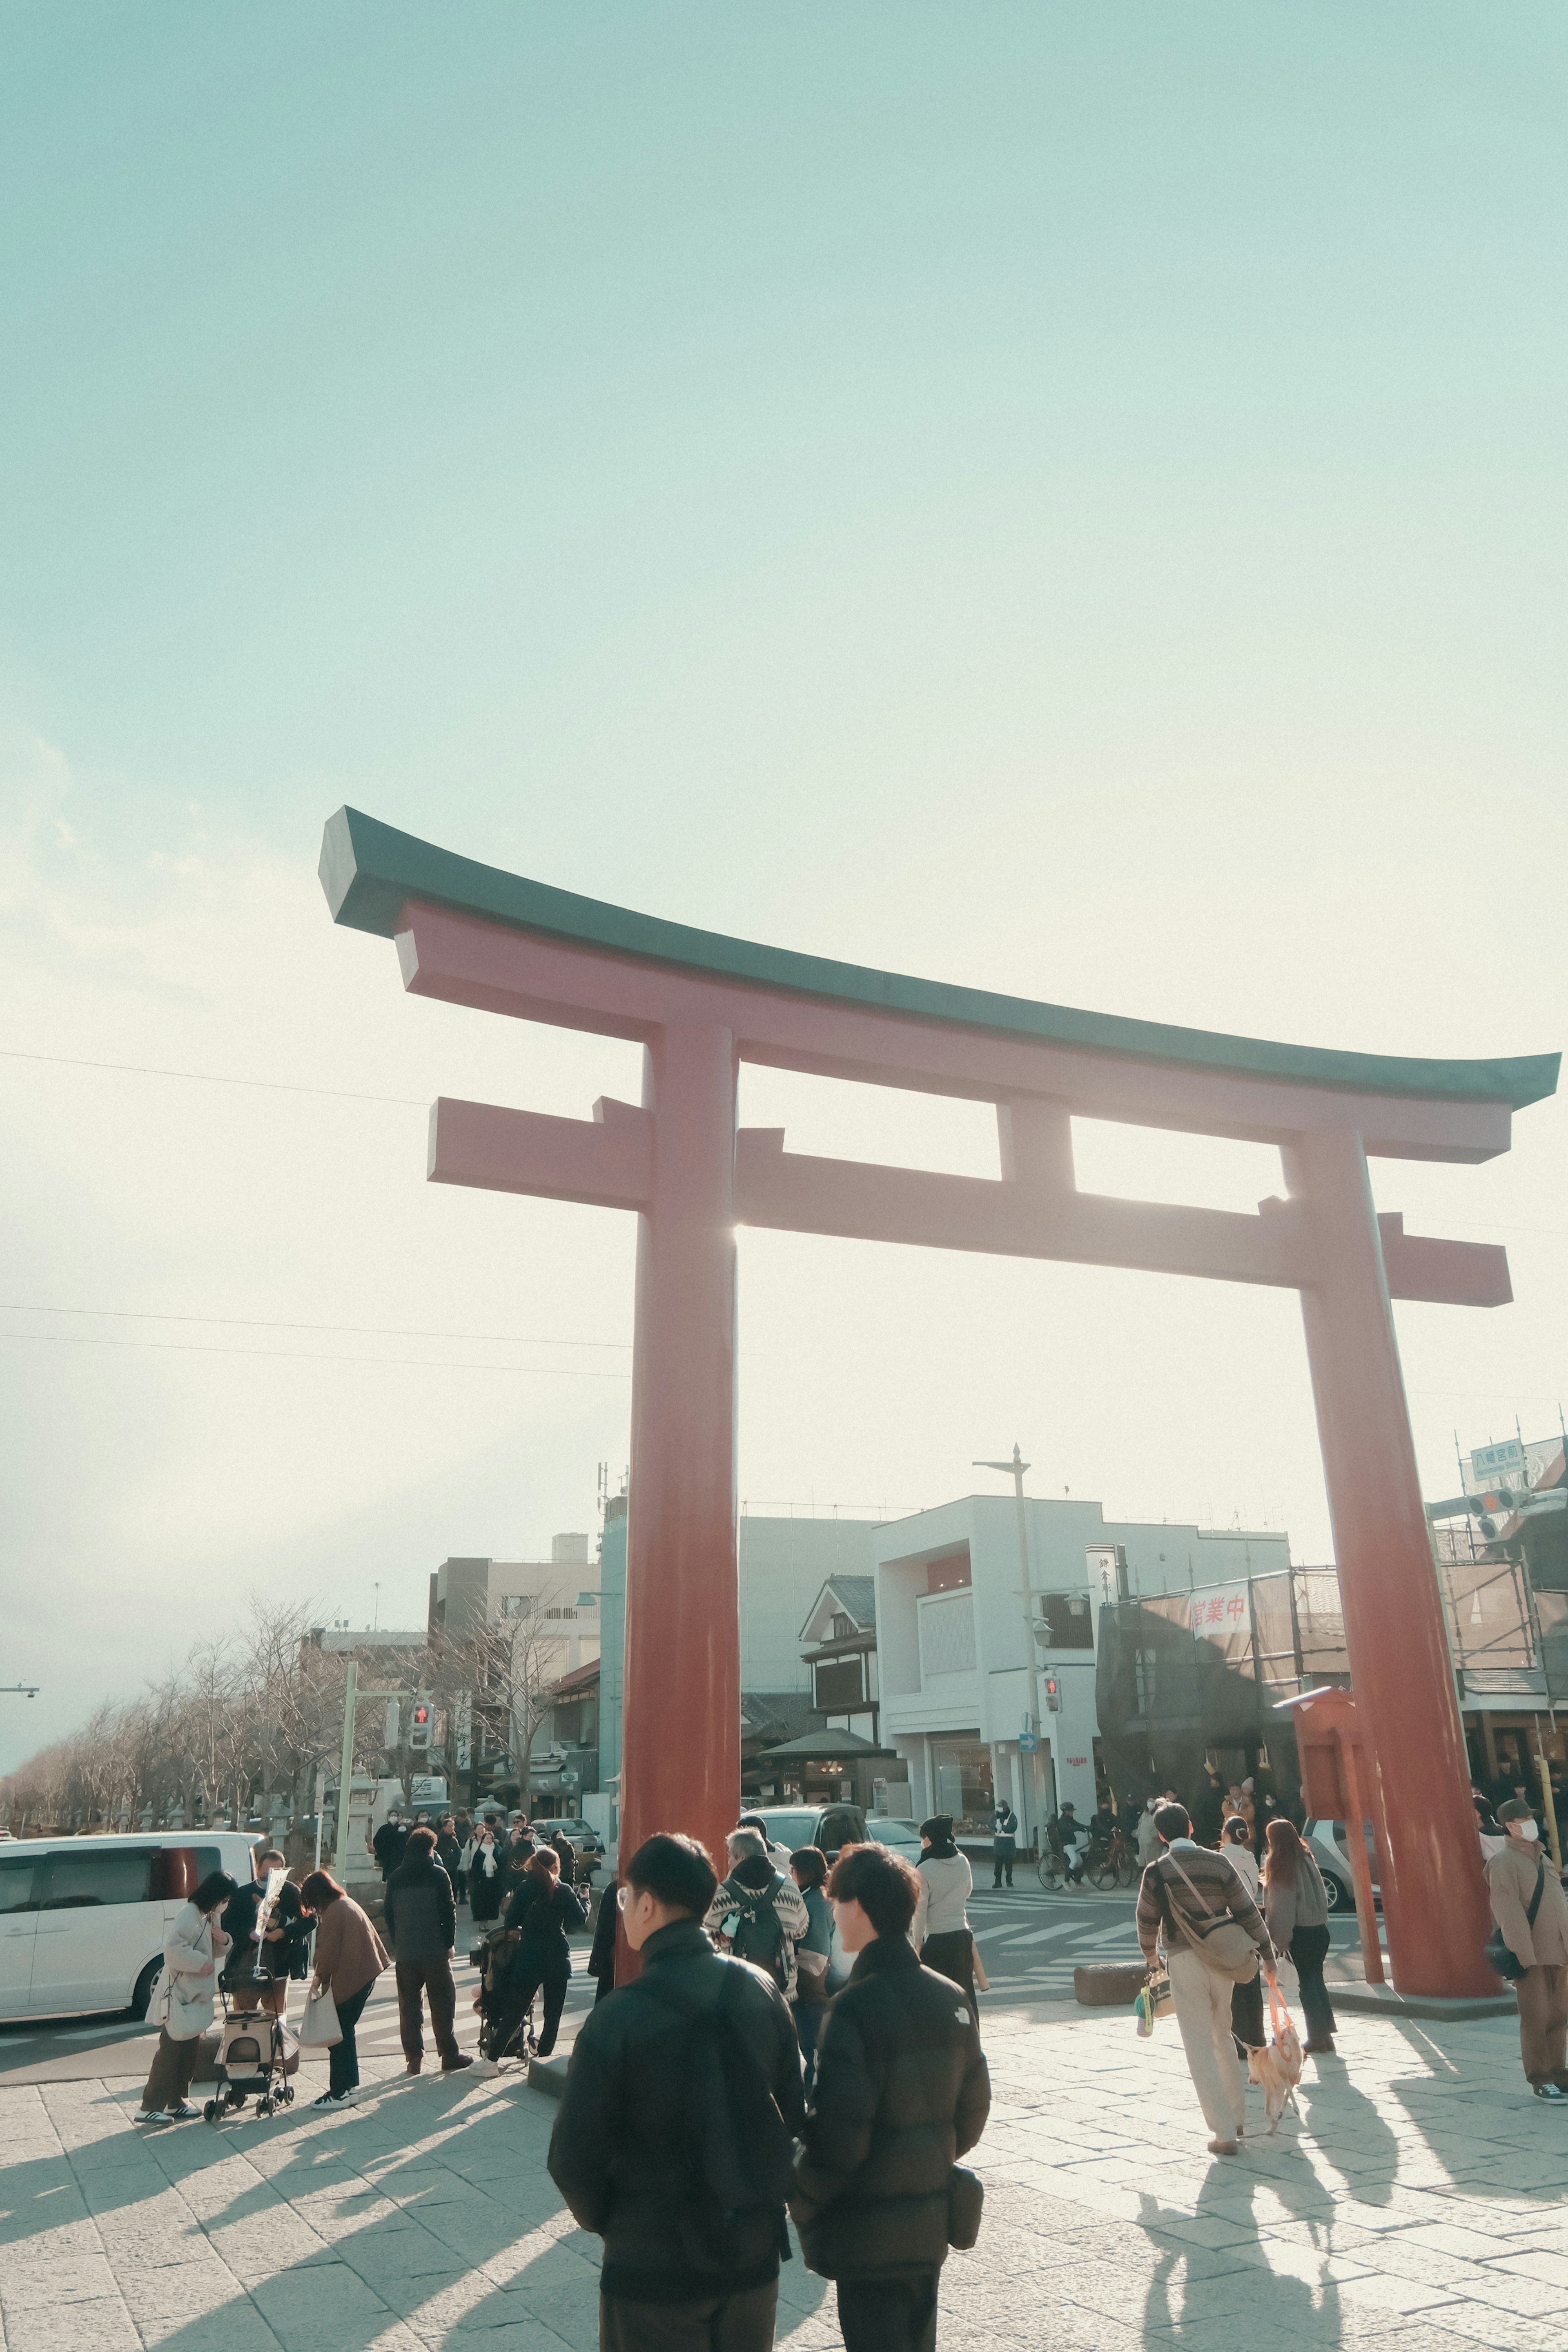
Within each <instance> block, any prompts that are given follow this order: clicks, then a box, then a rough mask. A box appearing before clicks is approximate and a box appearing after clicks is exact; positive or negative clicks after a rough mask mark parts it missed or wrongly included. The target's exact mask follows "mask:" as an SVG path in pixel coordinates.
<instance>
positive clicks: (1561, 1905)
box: [1486, 1797, 1568, 2099]
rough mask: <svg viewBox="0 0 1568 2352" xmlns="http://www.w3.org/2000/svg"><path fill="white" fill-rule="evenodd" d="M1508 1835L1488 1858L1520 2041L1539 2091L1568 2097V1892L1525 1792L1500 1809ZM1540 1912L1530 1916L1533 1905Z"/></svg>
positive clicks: (1529, 2076)
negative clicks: (1512, 1964)
mask: <svg viewBox="0 0 1568 2352" xmlns="http://www.w3.org/2000/svg"><path fill="white" fill-rule="evenodd" d="M1497 1818H1498V1825H1499V1827H1500V1829H1502V1830H1503V1831H1504V1832H1505V1833H1506V1835H1507V1839H1508V1843H1507V1844H1506V1845H1505V1846H1504V1847H1503V1848H1502V1851H1501V1852H1500V1853H1494V1854H1493V1855H1492V1857H1491V1860H1490V1862H1489V1863H1488V1864H1487V1866H1486V1873H1487V1893H1488V1894H1489V1895H1490V1897H1491V1915H1492V1917H1493V1918H1494V1919H1495V1920H1496V1921H1497V1924H1498V1927H1499V1928H1500V1931H1501V1934H1502V1940H1503V1942H1504V1943H1505V1944H1506V1945H1507V1946H1508V1948H1509V1950H1510V1951H1511V1953H1512V1954H1513V1957H1514V1958H1515V1959H1516V1960H1517V1961H1518V1962H1519V1964H1520V1966H1521V1968H1522V1969H1523V1970H1524V1974H1523V1975H1522V1976H1521V1977H1520V1978H1518V1979H1516V1980H1515V1983H1514V1988H1513V1989H1514V1991H1515V1992H1516V1993H1517V1994H1518V1995H1519V2047H1520V2055H1521V2058H1522V2059H1523V2061H1524V2072H1525V2078H1526V2080H1527V2081H1528V2082H1529V2084H1530V2086H1531V2089H1532V2090H1533V2092H1534V2093H1535V2095H1536V2097H1537V2098H1538V2099H1565V2098H1568V1895H1564V1894H1563V1880H1562V1876H1561V1874H1560V1873H1559V1871H1558V1869H1557V1867H1556V1864H1554V1863H1553V1861H1552V1856H1551V1855H1550V1854H1549V1853H1542V1848H1541V1832H1540V1831H1539V1829H1538V1828H1537V1826H1536V1821H1535V1816H1534V1814H1533V1813H1532V1812H1531V1810H1530V1807H1529V1806H1528V1805H1527V1804H1526V1803H1525V1801H1524V1800H1523V1798H1522V1797H1513V1798H1511V1799H1510V1801H1509V1802H1508V1803H1507V1804H1506V1805H1500V1806H1499V1807H1498V1809H1497ZM1532 1908H1533V1909H1534V1912H1535V1916H1534V1919H1533V1920H1532V1919H1531V1916H1530V1914H1531V1909H1532Z"/></svg>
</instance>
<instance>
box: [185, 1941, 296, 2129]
mask: <svg viewBox="0 0 1568 2352" xmlns="http://www.w3.org/2000/svg"><path fill="white" fill-rule="evenodd" d="M272 1983H273V1979H272V1978H270V1977H262V1976H245V1977H239V1978H235V1979H229V1978H227V1977H220V1978H219V1979H218V1994H219V1998H220V1999H221V2000H222V2002H223V2005H224V2023H223V2032H222V2034H221V2036H220V2039H219V2042H218V2062H217V2066H216V2069H215V2072H216V2075H217V2084H218V2092H217V2096H216V2098H214V2099H209V2100H208V2101H207V2103H206V2105H205V2106H204V2108H203V2109H202V2113H203V2115H204V2116H205V2117H206V2119H207V2121H208V2123H210V2124H215V2123H221V2122H222V2121H223V2118H224V2116H225V2115H227V2114H229V2113H230V2112H231V2111H232V2110H233V2109H235V2108H236V2107H243V2106H244V2105H245V2103H246V2099H247V2098H251V2097H253V2096H254V2098H255V2100H256V2114H257V2115H258V2116H269V2115H271V2113H272V2111H273V2109H274V2108H275V2107H287V2106H289V2105H292V2104H293V2099H294V2085H293V2084H292V2083H291V2082H290V2081H289V2080H288V2077H289V2075H290V2074H295V2073H296V2072H297V2071H298V2065H299V2043H298V2040H297V2039H296V2037H295V2036H294V2035H293V2034H292V2033H290V2032H289V2031H288V2028H287V2025H286V2024H285V2023H284V2021H283V2020H282V2018H280V2017H274V2016H273V2014H272V2012H271V2011H270V2010H267V2009H263V2007H262V2005H261V1996H262V1994H263V1993H264V1992H267V1991H270V1990H271V1987H272Z"/></svg>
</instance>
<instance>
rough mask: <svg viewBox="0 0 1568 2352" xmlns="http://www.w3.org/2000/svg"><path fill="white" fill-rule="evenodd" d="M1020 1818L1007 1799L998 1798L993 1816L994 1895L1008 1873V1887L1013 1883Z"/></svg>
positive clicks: (992, 1860) (992, 1859) (992, 1862)
mask: <svg viewBox="0 0 1568 2352" xmlns="http://www.w3.org/2000/svg"><path fill="white" fill-rule="evenodd" d="M1018 1836H1019V1817H1018V1815H1017V1814H1016V1813H1015V1812H1014V1811H1013V1809H1012V1807H1011V1806H1010V1805H1009V1802H1008V1801H1007V1799H1006V1798H1005V1797H998V1799H997V1803H996V1811H995V1812H994V1813H993V1814H992V1816H991V1892H992V1894H993V1895H994V1894H995V1893H996V1890H997V1888H998V1886H999V1885H1001V1883H1002V1873H1003V1872H1004V1871H1005V1872H1006V1873H1007V1880H1008V1885H1009V1886H1010V1885H1012V1883H1013V1864H1014V1862H1015V1860H1016V1859H1017V1856H1018V1850H1019V1848H1018Z"/></svg>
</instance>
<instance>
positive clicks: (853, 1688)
mask: <svg viewBox="0 0 1568 2352" xmlns="http://www.w3.org/2000/svg"><path fill="white" fill-rule="evenodd" d="M816 1674H817V1689H816V1704H817V1706H818V1707H819V1708H821V1709H831V1708H833V1707H851V1706H862V1705H863V1703H864V1699H865V1689H864V1683H863V1677H862V1671H861V1660H860V1659H859V1658H858V1657H857V1658H823V1659H821V1660H819V1662H818V1664H817V1669H816Z"/></svg>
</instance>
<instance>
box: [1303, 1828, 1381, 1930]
mask: <svg viewBox="0 0 1568 2352" xmlns="http://www.w3.org/2000/svg"><path fill="white" fill-rule="evenodd" d="M1301 1836H1302V1838H1303V1840H1304V1841H1305V1843H1307V1845H1309V1846H1310V1847H1311V1849H1312V1860H1313V1861H1314V1862H1315V1863H1316V1864H1317V1866H1318V1868H1319V1870H1320V1871H1321V1872H1322V1881H1323V1891H1324V1893H1325V1894H1326V1895H1327V1896H1328V1899H1329V1910H1330V1912H1331V1913H1337V1912H1343V1911H1354V1909H1355V1881H1354V1879H1353V1878H1352V1876H1351V1871H1350V1847H1349V1845H1348V1843H1346V1840H1345V1833H1344V1823H1343V1822H1320V1821H1310V1822H1303V1823H1302V1825H1301ZM1364 1836H1365V1839H1366V1860H1367V1866H1368V1868H1369V1869H1370V1871H1371V1873H1372V1893H1373V1899H1374V1901H1376V1897H1377V1852H1376V1849H1375V1846H1374V1844H1373V1842H1372V1824H1371V1823H1370V1822H1367V1823H1366V1824H1365V1826H1364ZM1380 1907H1381V1906H1380Z"/></svg>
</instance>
